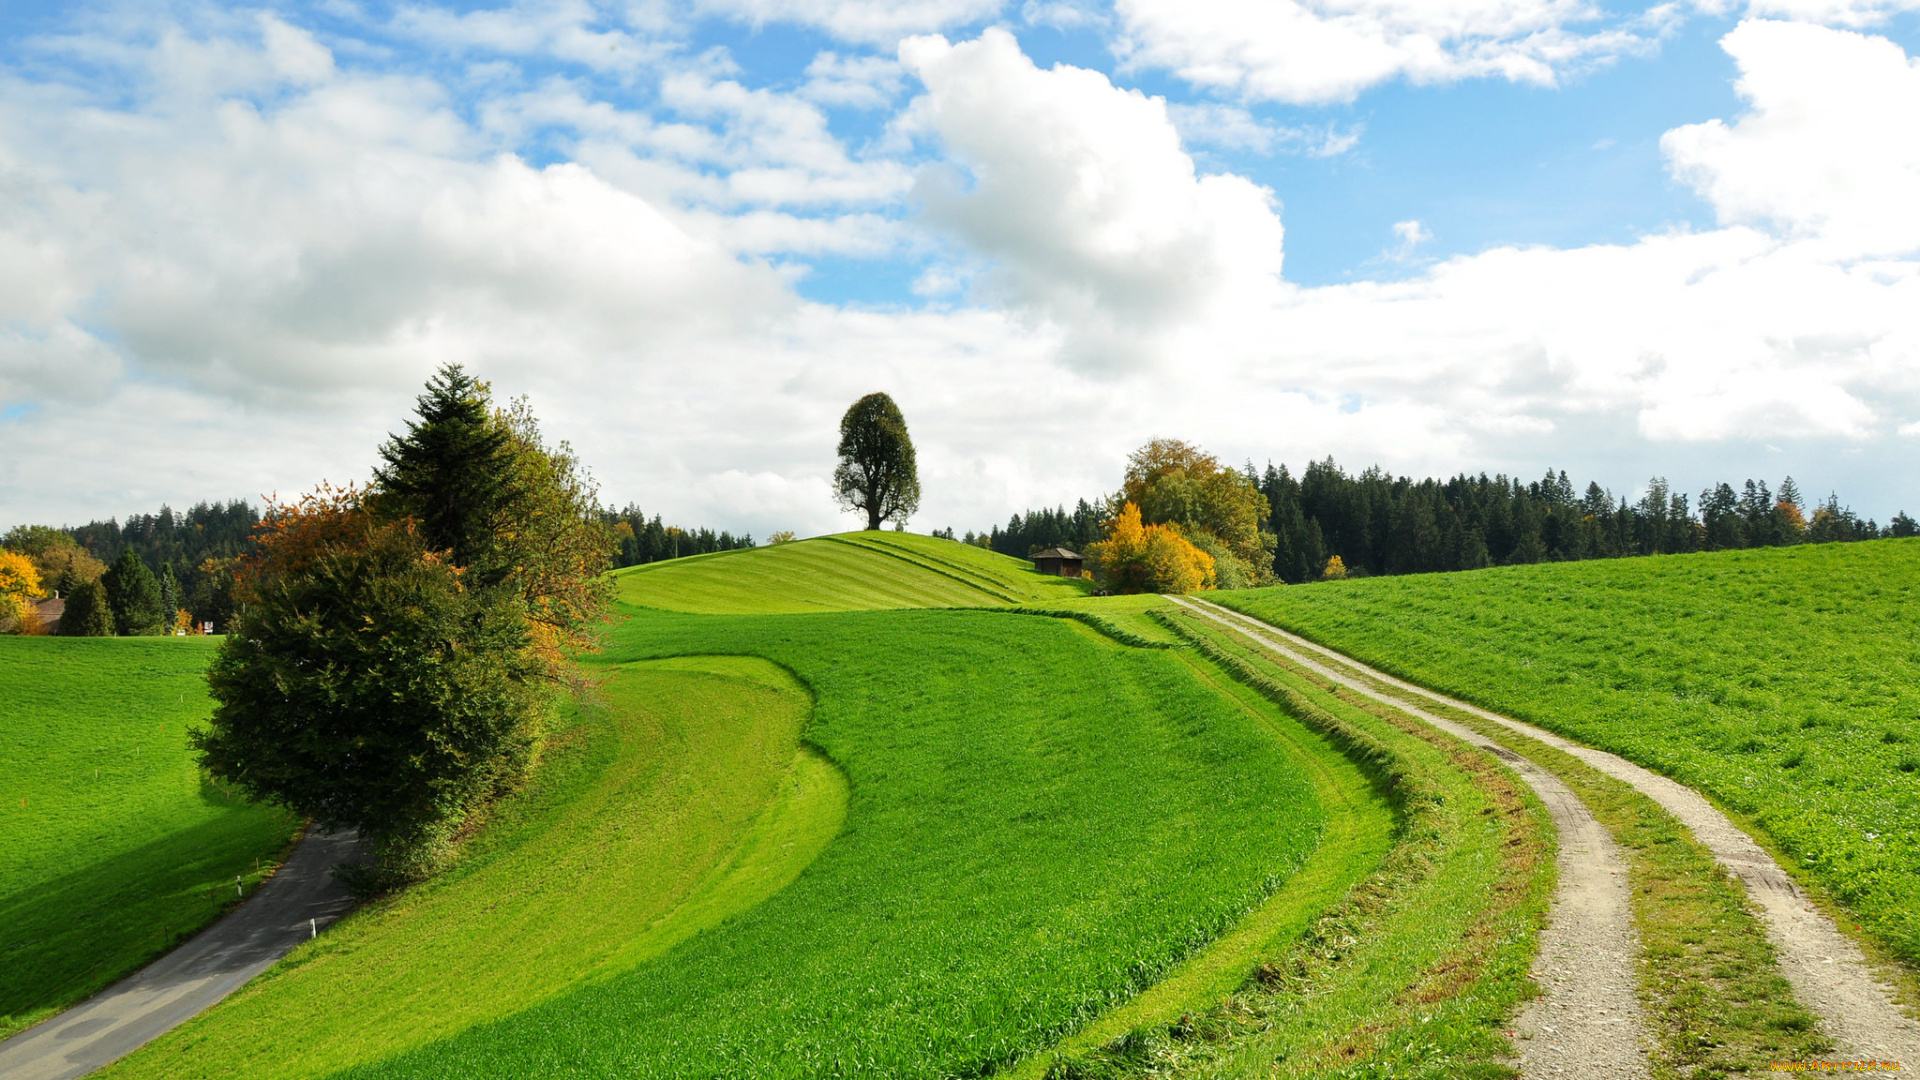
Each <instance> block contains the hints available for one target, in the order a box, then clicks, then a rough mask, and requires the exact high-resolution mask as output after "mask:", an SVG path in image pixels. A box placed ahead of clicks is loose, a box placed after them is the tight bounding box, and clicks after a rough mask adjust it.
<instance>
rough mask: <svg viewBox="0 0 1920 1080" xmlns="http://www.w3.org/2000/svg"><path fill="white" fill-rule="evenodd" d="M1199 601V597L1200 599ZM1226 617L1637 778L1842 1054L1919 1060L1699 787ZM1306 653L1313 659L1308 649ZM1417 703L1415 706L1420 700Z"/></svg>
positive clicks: (1342, 677)
mask: <svg viewBox="0 0 1920 1080" xmlns="http://www.w3.org/2000/svg"><path fill="white" fill-rule="evenodd" d="M1196 606H1197V605H1196ZM1206 606H1207V607H1209V608H1211V609H1212V610H1213V611H1215V612H1218V613H1220V615H1221V616H1225V617H1226V618H1228V619H1232V620H1235V621H1236V622H1238V623H1240V624H1243V625H1249V626H1253V627H1257V628H1258V632H1259V633H1261V634H1263V635H1269V636H1273V637H1277V638H1279V639H1281V640H1282V641H1284V643H1285V646H1283V647H1287V651H1290V652H1293V653H1294V654H1295V655H1296V656H1299V655H1301V653H1302V652H1303V651H1304V652H1307V653H1311V654H1313V655H1314V656H1316V657H1318V658H1320V659H1321V660H1323V661H1332V662H1333V663H1334V664H1335V665H1337V666H1338V667H1339V668H1341V669H1344V670H1341V671H1334V670H1332V669H1325V670H1327V673H1328V677H1330V678H1335V679H1336V680H1337V681H1340V682H1342V683H1343V684H1344V685H1348V686H1350V687H1352V688H1353V689H1355V690H1357V691H1359V692H1361V693H1365V694H1368V695H1370V696H1373V697H1375V698H1379V699H1382V700H1390V701H1391V702H1392V703H1393V704H1394V705H1395V706H1396V707H1399V708H1409V703H1410V702H1419V701H1422V700H1424V701H1428V702H1434V703H1438V704H1440V705H1443V706H1445V707H1447V708H1450V709H1456V710H1458V711H1460V712H1463V713H1466V714H1468V715H1470V716H1476V717H1479V718H1481V719H1483V720H1486V721H1488V722H1490V723H1494V724H1498V725H1500V726H1501V727H1503V728H1506V729H1507V730H1509V731H1513V732H1515V733H1516V734H1520V735H1524V736H1526V737H1527V738H1530V739H1534V740H1536V741H1538V742H1541V743H1544V744H1546V745H1547V746H1551V747H1553V748H1555V749H1557V750H1560V751H1563V752H1565V753H1567V754H1571V755H1572V756H1574V757H1576V758H1578V759H1580V760H1581V761H1583V762H1585V763H1586V764H1587V765H1589V766H1591V767H1593V768H1594V769H1597V770H1599V771H1600V772H1602V773H1605V774H1606V775H1608V776H1611V777H1613V778H1615V779H1617V780H1620V781H1622V782H1624V783H1627V784H1629V785H1631V786H1633V787H1634V788H1635V789H1636V790H1638V791H1640V792H1641V793H1642V794H1644V795H1646V796H1647V797H1648V798H1650V799H1652V800H1654V801H1655V802H1656V803H1658V804H1660V806H1661V807H1662V808H1663V809H1665V810H1666V811H1667V812H1668V813H1670V814H1672V815H1673V816H1674V817H1676V818H1678V819H1680V821H1681V822H1682V823H1684V824H1685V825H1686V826H1687V827H1688V828H1689V829H1691V830H1692V831H1693V833H1694V835H1695V836H1696V837H1697V838H1698V839H1699V840H1700V842H1701V843H1702V844H1704V845H1705V846H1706V847H1707V849H1708V850H1710V851H1711V852H1712V853H1713V855H1714V858H1715V859H1716V860H1718V861H1719V863H1720V864H1721V865H1722V866H1724V867H1725V868H1726V869H1727V871H1728V872H1729V873H1730V874H1732V875H1734V876H1736V877H1738V878H1739V879H1740V881H1741V883H1742V884H1744V885H1745V886H1746V888H1747V891H1748V894H1749V895H1750V896H1751V897H1752V898H1753V899H1754V901H1755V902H1756V903H1757V904H1758V905H1759V907H1760V910H1761V912H1762V914H1763V915H1764V917H1765V921H1766V926H1767V937H1768V940H1769V941H1770V942H1771V943H1772V944H1773V946H1774V948H1775V950H1777V952H1778V953H1779V956H1780V967H1781V973H1782V974H1783V975H1785V976H1786V978H1787V981H1788V982H1789V983H1791V984H1792V985H1793V988H1794V993H1795V994H1796V995H1797V996H1798V997H1799V998H1800V1000H1801V1001H1802V1002H1803V1003H1805V1004H1806V1005H1807V1007H1808V1008H1810V1009H1812V1010H1813V1012H1814V1013H1815V1014H1816V1015H1817V1016H1818V1017H1819V1018H1820V1021H1821V1027H1822V1029H1823V1031H1824V1032H1825V1033H1826V1034H1827V1035H1828V1036H1829V1037H1830V1038H1831V1039H1832V1040H1833V1041H1834V1044H1835V1046H1836V1047H1837V1049H1838V1052H1839V1053H1840V1054H1841V1055H1842V1056H1843V1057H1848V1058H1855V1059H1862V1060H1865V1059H1873V1060H1885V1061H1898V1062H1903V1063H1913V1062H1920V1023H1915V1021H1914V1020H1913V1019H1912V1018H1910V1017H1908V1016H1907V1015H1906V1014H1905V1013H1904V1012H1903V1011H1902V1010H1901V1008H1900V1007H1899V1005H1898V1004H1897V1003H1896V1002H1895V1001H1894V999H1893V995H1892V993H1891V991H1890V990H1889V989H1888V987H1886V986H1885V985H1883V984H1882V983H1881V981H1880V980H1879V979H1878V978H1877V977H1876V976H1875V975H1874V972H1873V968H1872V966H1871V965H1869V964H1868V963H1867V960H1866V957H1865V956H1864V955H1863V954H1862V953H1861V952H1860V950H1859V947H1858V946H1856V945H1855V944H1854V943H1853V942H1852V941H1851V940H1850V939H1848V938H1847V937H1846V936H1845V935H1843V934H1842V933H1841V932H1840V930H1839V928H1838V927H1837V926H1835V925H1834V923H1833V920H1832V919H1830V918H1829V917H1828V916H1827V915H1826V913H1825V912H1823V911H1821V910H1820V909H1819V908H1817V907H1815V906H1814V905H1813V904H1812V903H1810V902H1809V901H1808V900H1807V899H1806V897H1804V896H1803V895H1801V893H1800V891H1799V890H1798V889H1797V888H1795V887H1794V884H1793V880H1792V879H1791V878H1790V877H1788V876H1787V874H1786V873H1785V872H1784V871H1783V870H1781V869H1780V866H1779V864H1778V863H1776V862H1774V861H1773V858H1772V856H1770V855H1768V854H1767V852H1766V851H1765V849H1763V848H1761V847H1760V845H1759V844H1757V843H1755V842H1754V840H1753V838H1752V837H1750V836H1748V835H1747V834H1746V833H1744V832H1742V831H1741V830H1740V829H1739V828H1738V827H1737V826H1735V825H1734V824H1733V822H1732V821H1730V820H1729V819H1728V818H1727V816H1726V815H1725V814H1722V813H1721V812H1720V811H1719V810H1718V809H1716V808H1715V807H1714V806H1713V804H1711V803H1709V802H1707V800H1706V799H1705V798H1704V797H1702V796H1701V795H1700V794H1699V793H1698V792H1696V791H1694V790H1692V789H1691V788H1688V787H1685V786H1683V785H1681V784H1679V783H1676V782H1675V781H1673V780H1671V779H1668V778H1667V777H1664V776H1661V775H1659V774H1658V773H1654V772H1651V771H1649V770H1647V769H1644V768H1642V767H1641V766H1639V765H1635V764H1633V763H1632V762H1630V761H1627V760H1626V759H1625V758H1622V757H1620V756H1618V755H1616V754H1610V753H1607V752H1606V751H1604V750H1595V749H1593V748H1591V747H1587V746H1582V745H1580V744H1579V743H1575V742H1573V741H1571V740H1569V739H1566V738H1563V737H1561V736H1559V735H1556V734H1554V733H1553V732H1550V731H1547V730H1545V729H1543V728H1538V727H1534V726H1533V725H1531V724H1526V723H1522V722H1521V721H1518V720H1513V719H1510V718H1508V717H1504V716H1501V715H1499V714H1498V713H1494V712H1490V711H1488V710H1486V709H1482V708H1480V707H1479V706H1476V705H1471V704H1468V703H1467V702H1463V701H1459V700H1456V699H1454V698H1450V697H1447V696H1446V695H1444V694H1439V693H1435V692H1434V691H1431V690H1428V689H1426V688H1424V687H1420V686H1416V685H1414V684H1412V683H1409V682H1406V681H1404V680H1401V679H1398V678H1395V677H1393V676H1391V675H1388V674H1386V673H1384V672H1381V671H1378V670H1376V669H1374V668H1371V667H1369V666H1367V665H1365V664H1362V663H1360V662H1359V661H1357V660H1354V659H1352V658H1351V657H1348V656H1346V655H1344V654H1342V653H1339V652H1337V651H1335V650H1333V649H1329V648H1326V647H1325V646H1322V645H1319V644H1316V643H1314V642H1312V641H1309V640H1307V639H1306V638H1303V637H1301V636H1299V635H1297V634H1293V633H1290V632H1288V631H1286V630H1282V629H1280V628H1278V627H1276V626H1273V625H1271V624H1269V623H1264V622H1260V621H1258V620H1256V619H1253V618H1251V617H1250V616H1246V615H1242V614H1240V613H1239V612H1234V611H1230V610H1228V609H1226V608H1221V607H1218V606H1217V605H1211V604H1208V605H1206ZM1302 662H1303V663H1313V662H1314V661H1311V660H1307V659H1305V658H1304V657H1303V658H1302ZM1415 707H1417V706H1415Z"/></svg>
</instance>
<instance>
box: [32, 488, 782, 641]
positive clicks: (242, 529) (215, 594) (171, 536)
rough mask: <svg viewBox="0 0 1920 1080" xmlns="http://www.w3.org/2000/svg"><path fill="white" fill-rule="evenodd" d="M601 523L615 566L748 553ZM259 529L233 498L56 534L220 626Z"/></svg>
mask: <svg viewBox="0 0 1920 1080" xmlns="http://www.w3.org/2000/svg"><path fill="white" fill-rule="evenodd" d="M601 520H602V521H604V522H605V523H606V525H607V527H608V528H609V529H610V530H612V532H613V536H614V542H615V545H616V551H615V554H614V563H613V564H614V565H615V566H616V567H618V566H636V565H639V564H640V563H649V562H657V561H659V560H661V559H672V558H677V557H679V556H682V555H704V554H706V553H708V552H712V551H731V550H733V549H734V548H747V547H752V546H754V543H753V537H752V536H750V535H747V534H745V533H743V534H741V535H739V536H735V535H733V534H732V533H730V532H725V531H722V532H718V533H716V532H714V531H713V530H712V529H683V528H680V527H679V526H675V525H667V524H663V523H662V522H661V520H660V515H658V514H655V515H654V516H653V517H652V518H648V517H647V516H646V515H645V514H643V513H641V512H640V509H639V507H636V506H633V505H631V504H629V505H628V506H627V507H626V508H625V509H623V510H618V511H615V510H604V511H602V512H601ZM259 523H260V512H259V511H258V510H256V509H254V507H253V506H252V504H250V503H248V502H247V501H246V500H244V499H235V500H233V501H232V502H226V503H207V502H203V503H197V504H195V505H194V506H193V507H192V508H190V509H188V510H187V511H186V512H185V513H181V512H180V511H177V510H174V509H172V508H171V507H168V506H164V505H163V506H161V507H160V509H159V510H158V511H156V512H154V513H151V514H133V515H130V516H128V517H127V518H126V519H125V520H124V521H121V520H119V519H115V518H108V519H107V520H105V521H89V522H87V523H86V524H85V525H81V526H78V527H71V526H68V527H62V528H61V529H60V530H59V531H61V532H64V533H66V534H67V535H68V536H71V537H73V539H74V540H75V541H76V542H77V543H78V544H79V545H80V546H81V547H82V548H84V549H86V551H87V553H88V554H90V555H92V556H93V557H94V558H96V559H98V560H100V561H101V562H103V563H107V564H109V565H111V564H112V562H113V561H114V560H115V559H117V558H119V557H120V554H121V553H122V552H124V551H127V550H129V549H131V550H132V551H134V552H135V553H136V554H138V555H139V556H140V558H141V560H142V561H143V562H145V563H146V564H147V567H148V568H149V569H151V570H152V571H153V572H154V573H156V574H158V573H159V572H160V571H161V569H162V568H163V567H169V566H170V567H172V568H173V574H174V577H175V578H176V579H178V581H179V583H180V595H179V602H180V604H181V606H183V607H185V608H186V609H187V610H188V611H189V612H190V613H191V614H192V616H193V621H194V622H196V623H199V622H213V623H215V624H216V625H217V626H220V627H224V626H226V624H227V620H228V619H229V618H231V617H232V615H233V560H234V559H236V558H238V557H239V556H241V555H244V554H246V553H247V551H249V550H251V548H252V547H253V530H254V527H255V526H256V525H258V524H259Z"/></svg>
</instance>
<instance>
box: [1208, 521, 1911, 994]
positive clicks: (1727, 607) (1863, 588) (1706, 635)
mask: <svg viewBox="0 0 1920 1080" xmlns="http://www.w3.org/2000/svg"><path fill="white" fill-rule="evenodd" d="M1214 598H1215V599H1217V600H1219V601H1220V602H1222V603H1225V604H1228V605H1230V606H1233V607H1235V608H1238V609H1240V610H1243V611H1246V612H1248V613H1249V614H1253V615H1256V616H1258V617H1260V618H1263V619H1266V620H1268V621H1270V622H1273V623H1276V624H1278V625H1280V626H1284V627H1287V628H1288V629H1292V630H1295V631H1297V632H1299V633H1302V634H1304V635H1306V636H1308V637H1311V638H1313V639H1315V640H1317V641H1320V642H1322V643H1324V644H1327V645H1330V646H1332V647H1335V648H1338V649H1341V650H1343V651H1345V652H1348V653H1351V654H1352V655H1354V656H1356V657H1358V658H1360V659H1362V660H1364V661H1366V662H1368V663H1370V664H1373V665H1375V666H1377V667H1380V668H1382V669H1385V670H1388V671H1391V672H1394V673H1395V674H1398V675H1400V676H1403V677H1405V678H1408V679H1411V680H1414V681H1416V682H1419V683H1422V684H1424V685H1427V686H1431V687H1433V688H1435V689H1437V690H1441V691H1444V692H1446V693H1449V694H1453V695H1455V696H1457V697H1460V698H1464V699H1466V700H1469V701H1473V702H1475V703H1477V704H1480V705H1484V706H1486V707H1488V708H1492V709H1496V710H1499V711H1502V712H1505V713H1508V714H1510V715H1513V716H1516V717H1519V718H1522V719H1526V720H1529V721H1532V722H1534V723H1537V724H1540V725H1541V726H1543V727H1547V728H1550V729H1553V730H1555V731H1559V732H1561V733H1563V734H1566V735H1568V736H1570V737H1573V738H1576V739H1579V740H1581V741H1583V742H1586V743H1589V744H1591V745H1594V746H1598V747H1601V748H1603V749H1607V750H1611V751H1614V752H1616V753H1619V754H1621V755H1622V756H1624V757H1627V758H1630V759H1632V760H1634V761H1637V762H1639V763H1641V764H1643V765H1646V766H1647V767H1649V768H1652V769H1655V770H1658V771H1660V772H1663V773H1666V774H1667V775H1669V776H1672V777H1674V778H1676V779H1678V780H1680V781H1681V782H1683V783H1686V784H1688V785H1691V786H1693V787H1695V788H1698V789H1699V790H1701V791H1703V792H1704V793H1706V794H1707V795H1709V796H1710V797H1711V798H1713V799H1714V800H1715V801H1717V802H1719V803H1720V804H1721V805H1722V806H1725V807H1727V808H1729V809H1731V810H1732V811H1734V812H1735V813H1737V814H1738V815H1740V816H1742V817H1744V818H1746V819H1747V820H1748V821H1751V822H1752V823H1754V824H1755V825H1756V827H1757V828H1758V829H1760V830H1761V831H1762V833H1763V836H1764V837H1765V838H1767V839H1769V840H1770V841H1771V842H1772V843H1773V844H1774V845H1775V846H1776V847H1777V848H1778V849H1779V851H1780V852H1781V853H1782V854H1784V855H1785V856H1786V857H1787V858H1788V859H1789V860H1790V861H1791V863H1793V864H1796V865H1797V866H1798V867H1799V869H1800V870H1801V871H1802V872H1803V873H1804V874H1806V875H1808V876H1809V877H1810V878H1811V879H1812V880H1814V881H1816V882H1817V883H1819V884H1820V885H1822V886H1823V887H1824V888H1825V889H1827V890H1828V891H1830V892H1831V894H1832V895H1833V896H1834V897H1835V898H1836V899H1838V900H1839V901H1840V902H1841V903H1843V904H1845V905H1846V906H1847V907H1848V908H1849V909H1850V910H1851V911H1852V912H1853V913H1855V914H1856V915H1857V916H1858V918H1859V919H1860V921H1861V922H1862V924H1863V925H1864V926H1865V927H1866V928H1867V929H1868V930H1869V931H1870V932H1871V933H1872V934H1873V936H1874V937H1875V938H1876V939H1877V940H1878V941H1879V942H1881V943H1882V944H1883V945H1885V946H1886V947H1887V948H1888V949H1889V950H1890V951H1891V952H1892V953H1894V954H1895V955H1897V956H1899V957H1901V958H1903V959H1904V960H1906V961H1908V962H1909V963H1915V962H1920V666H1916V664H1917V662H1920V622H1916V620H1915V618H1914V614H1913V613H1914V611H1915V605H1916V603H1917V602H1920V541H1917V540H1883V541H1872V542H1867V543H1858V544H1833V545H1818V546H1808V547H1797V548H1784V549H1768V550H1755V551H1739V552H1720V553H1714V554H1707V555H1680V556H1660V557H1652V558H1641V559H1622V560H1613V561H1601V562H1580V563H1563V564H1557V565H1538V566H1525V567H1507V568H1500V569H1494V570H1484V571H1477V572H1473V573H1465V574H1435V575H1425V576H1414V577H1396V578H1376V579H1371V580H1361V581H1349V582H1340V583H1329V584H1319V585H1313V586H1308V587H1294V588H1282V589H1269V590H1253V591H1248V592H1243V593H1220V594H1216V595H1215V597H1214Z"/></svg>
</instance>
